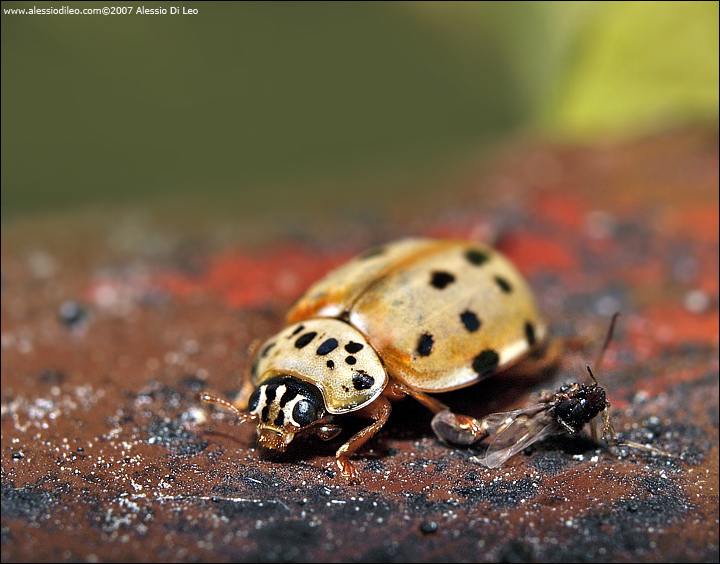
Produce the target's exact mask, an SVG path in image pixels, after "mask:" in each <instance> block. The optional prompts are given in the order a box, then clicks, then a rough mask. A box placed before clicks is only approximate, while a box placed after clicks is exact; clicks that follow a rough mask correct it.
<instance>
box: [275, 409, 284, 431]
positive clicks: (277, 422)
mask: <svg viewBox="0 0 720 564" xmlns="http://www.w3.org/2000/svg"><path fill="white" fill-rule="evenodd" d="M284 421H285V412H284V411H283V410H282V409H281V410H280V411H278V414H277V417H276V418H275V421H273V425H277V426H278V427H280V426H281V425H282V424H283V422H284Z"/></svg>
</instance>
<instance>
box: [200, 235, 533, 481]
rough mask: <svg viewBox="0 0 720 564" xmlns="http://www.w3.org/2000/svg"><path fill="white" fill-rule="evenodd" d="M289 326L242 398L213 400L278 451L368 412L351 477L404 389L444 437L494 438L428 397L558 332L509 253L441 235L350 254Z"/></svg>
mask: <svg viewBox="0 0 720 564" xmlns="http://www.w3.org/2000/svg"><path fill="white" fill-rule="evenodd" d="M286 321H287V323H286V327H285V328H284V329H283V330H282V331H280V332H279V333H278V334H277V335H275V336H273V337H271V338H270V339H268V340H267V341H266V342H265V343H264V344H263V345H262V346H261V347H260V348H259V349H258V353H257V356H256V358H255V361H254V363H253V365H252V370H251V374H250V378H249V380H248V381H246V382H245V385H244V386H243V390H242V391H241V393H240V395H239V398H238V399H237V401H236V402H235V403H234V404H230V403H228V402H225V401H223V400H220V399H217V398H215V397H213V396H210V395H209V394H203V396H202V399H203V400H204V401H206V402H212V403H219V404H222V405H224V406H225V407H228V408H230V409H233V411H235V412H236V413H238V415H239V416H240V417H241V419H242V420H243V421H253V422H256V423H257V434H258V441H259V444H260V446H261V447H264V448H266V449H270V450H273V451H283V450H285V449H286V448H287V446H288V445H289V444H290V443H291V442H292V440H293V439H294V437H296V436H297V435H299V434H302V435H310V434H315V435H317V436H319V437H321V438H322V439H326V440H327V439H330V438H332V437H334V436H336V435H337V434H338V433H339V432H340V431H341V427H340V425H339V421H341V419H342V416H345V415H348V414H352V415H354V416H357V417H362V418H366V419H369V420H370V421H371V423H370V425H369V426H367V427H365V428H364V429H362V430H360V431H359V432H358V433H356V434H355V435H354V436H353V437H351V438H350V439H349V440H348V441H347V442H346V443H345V444H343V445H342V446H341V447H340V449H339V450H338V451H337V464H338V466H339V468H340V471H341V472H342V474H343V475H344V476H346V477H348V478H351V479H353V478H356V471H355V469H354V467H353V465H352V463H351V462H350V456H352V455H353V453H355V451H357V449H358V448H360V447H361V446H362V445H363V444H364V443H365V442H366V441H367V440H368V439H370V438H371V437H372V436H373V435H375V433H377V432H378V431H379V430H380V428H381V427H382V426H383V425H384V424H385V422H386V421H387V419H388V416H389V415H390V412H391V402H393V401H397V400H400V399H402V398H404V397H405V396H411V397H413V398H415V399H416V400H417V401H419V402H420V403H421V404H423V405H424V406H426V407H427V408H429V409H430V410H431V411H432V412H433V413H435V414H436V419H437V418H438V416H440V418H441V420H442V421H441V423H442V424H440V425H435V424H433V429H434V431H435V433H436V434H437V435H438V436H439V437H440V438H441V439H444V440H450V441H452V442H460V443H465V444H469V443H472V442H475V441H478V440H481V439H483V438H485V437H486V436H487V432H485V431H484V430H483V429H482V427H481V425H479V422H478V421H477V420H475V419H473V418H472V417H468V416H463V415H456V414H454V413H452V412H451V411H450V410H449V409H448V408H447V406H445V405H444V404H443V403H441V402H440V401H438V400H437V399H436V398H434V397H432V396H430V395H428V394H429V393H437V392H446V391H450V390H455V389H458V388H463V387H465V386H469V385H471V384H474V383H475V382H477V381H479V380H481V379H483V378H486V377H487V376H490V375H491V374H494V373H496V372H498V371H500V370H504V369H506V368H508V367H510V366H512V365H515V364H517V363H518V362H519V361H520V360H522V359H523V358H525V357H527V355H528V353H530V352H533V351H536V350H537V349H539V348H540V347H542V346H543V345H544V343H545V340H546V339H545V337H546V333H547V330H546V326H545V323H544V322H543V320H542V318H541V316H540V314H539V312H538V309H537V307H536V305H535V299H534V297H533V294H532V292H531V290H530V288H529V287H528V284H527V283H526V282H525V280H524V279H523V278H522V276H521V275H520V273H519V272H518V271H517V270H516V269H515V267H514V266H513V265H512V264H511V263H510V262H509V261H508V260H507V259H506V258H505V257H503V256H502V255H501V254H500V253H499V252H497V251H496V250H494V249H491V248H489V247H487V246H484V245H480V244H477V243H469V242H463V241H455V240H437V239H403V240H400V241H396V242H394V243H390V244H388V245H384V246H381V247H378V248H375V249H372V250H371V251H369V252H366V253H365V254H363V255H361V256H359V257H357V258H355V259H353V260H351V261H350V262H348V263H347V264H345V265H343V266H341V267H339V268H337V269H336V270H334V271H332V272H330V273H329V274H328V275H327V276H326V277H325V278H323V279H322V280H320V281H319V282H317V283H316V284H315V285H313V286H312V287H311V288H310V289H309V290H308V291H307V292H306V293H305V295H304V296H303V297H302V298H301V299H300V300H299V301H298V302H297V303H296V304H295V305H294V307H293V308H292V309H291V310H290V312H289V313H288V315H287V320H286ZM533 356H535V355H533Z"/></svg>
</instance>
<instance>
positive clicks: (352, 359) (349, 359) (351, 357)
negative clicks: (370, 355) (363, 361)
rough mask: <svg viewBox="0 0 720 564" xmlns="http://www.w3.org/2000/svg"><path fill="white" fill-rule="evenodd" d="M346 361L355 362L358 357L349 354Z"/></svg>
mask: <svg viewBox="0 0 720 564" xmlns="http://www.w3.org/2000/svg"><path fill="white" fill-rule="evenodd" d="M345 362H347V363H348V364H355V363H356V362H357V358H355V357H354V356H348V357H346V358H345Z"/></svg>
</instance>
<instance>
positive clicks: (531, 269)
mask: <svg viewBox="0 0 720 564" xmlns="http://www.w3.org/2000/svg"><path fill="white" fill-rule="evenodd" d="M498 249H499V250H500V251H501V252H502V253H503V254H505V256H507V257H508V258H509V259H510V260H511V261H512V262H513V263H514V264H515V265H516V266H517V267H518V268H519V269H520V271H522V272H523V273H524V274H533V273H535V272H539V271H548V270H568V269H574V268H577V267H578V261H577V259H576V258H575V256H574V255H573V254H572V253H571V252H570V251H569V250H567V249H566V248H565V247H563V246H562V245H561V244H560V243H558V242H557V241H554V240H552V239H550V238H547V237H538V236H537V235H533V234H530V233H524V232H521V231H518V232H515V233H514V234H513V235H510V236H508V237H505V238H504V239H503V240H502V241H501V242H500V243H499V244H498Z"/></svg>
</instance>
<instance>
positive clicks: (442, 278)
mask: <svg viewBox="0 0 720 564" xmlns="http://www.w3.org/2000/svg"><path fill="white" fill-rule="evenodd" d="M453 282H455V276H453V275H452V274H450V273H449V272H443V271H436V272H433V273H432V278H431V279H430V284H432V285H433V286H434V287H435V288H437V289H438V290H443V289H444V288H445V287H446V286H447V285H448V284H452V283H453Z"/></svg>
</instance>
